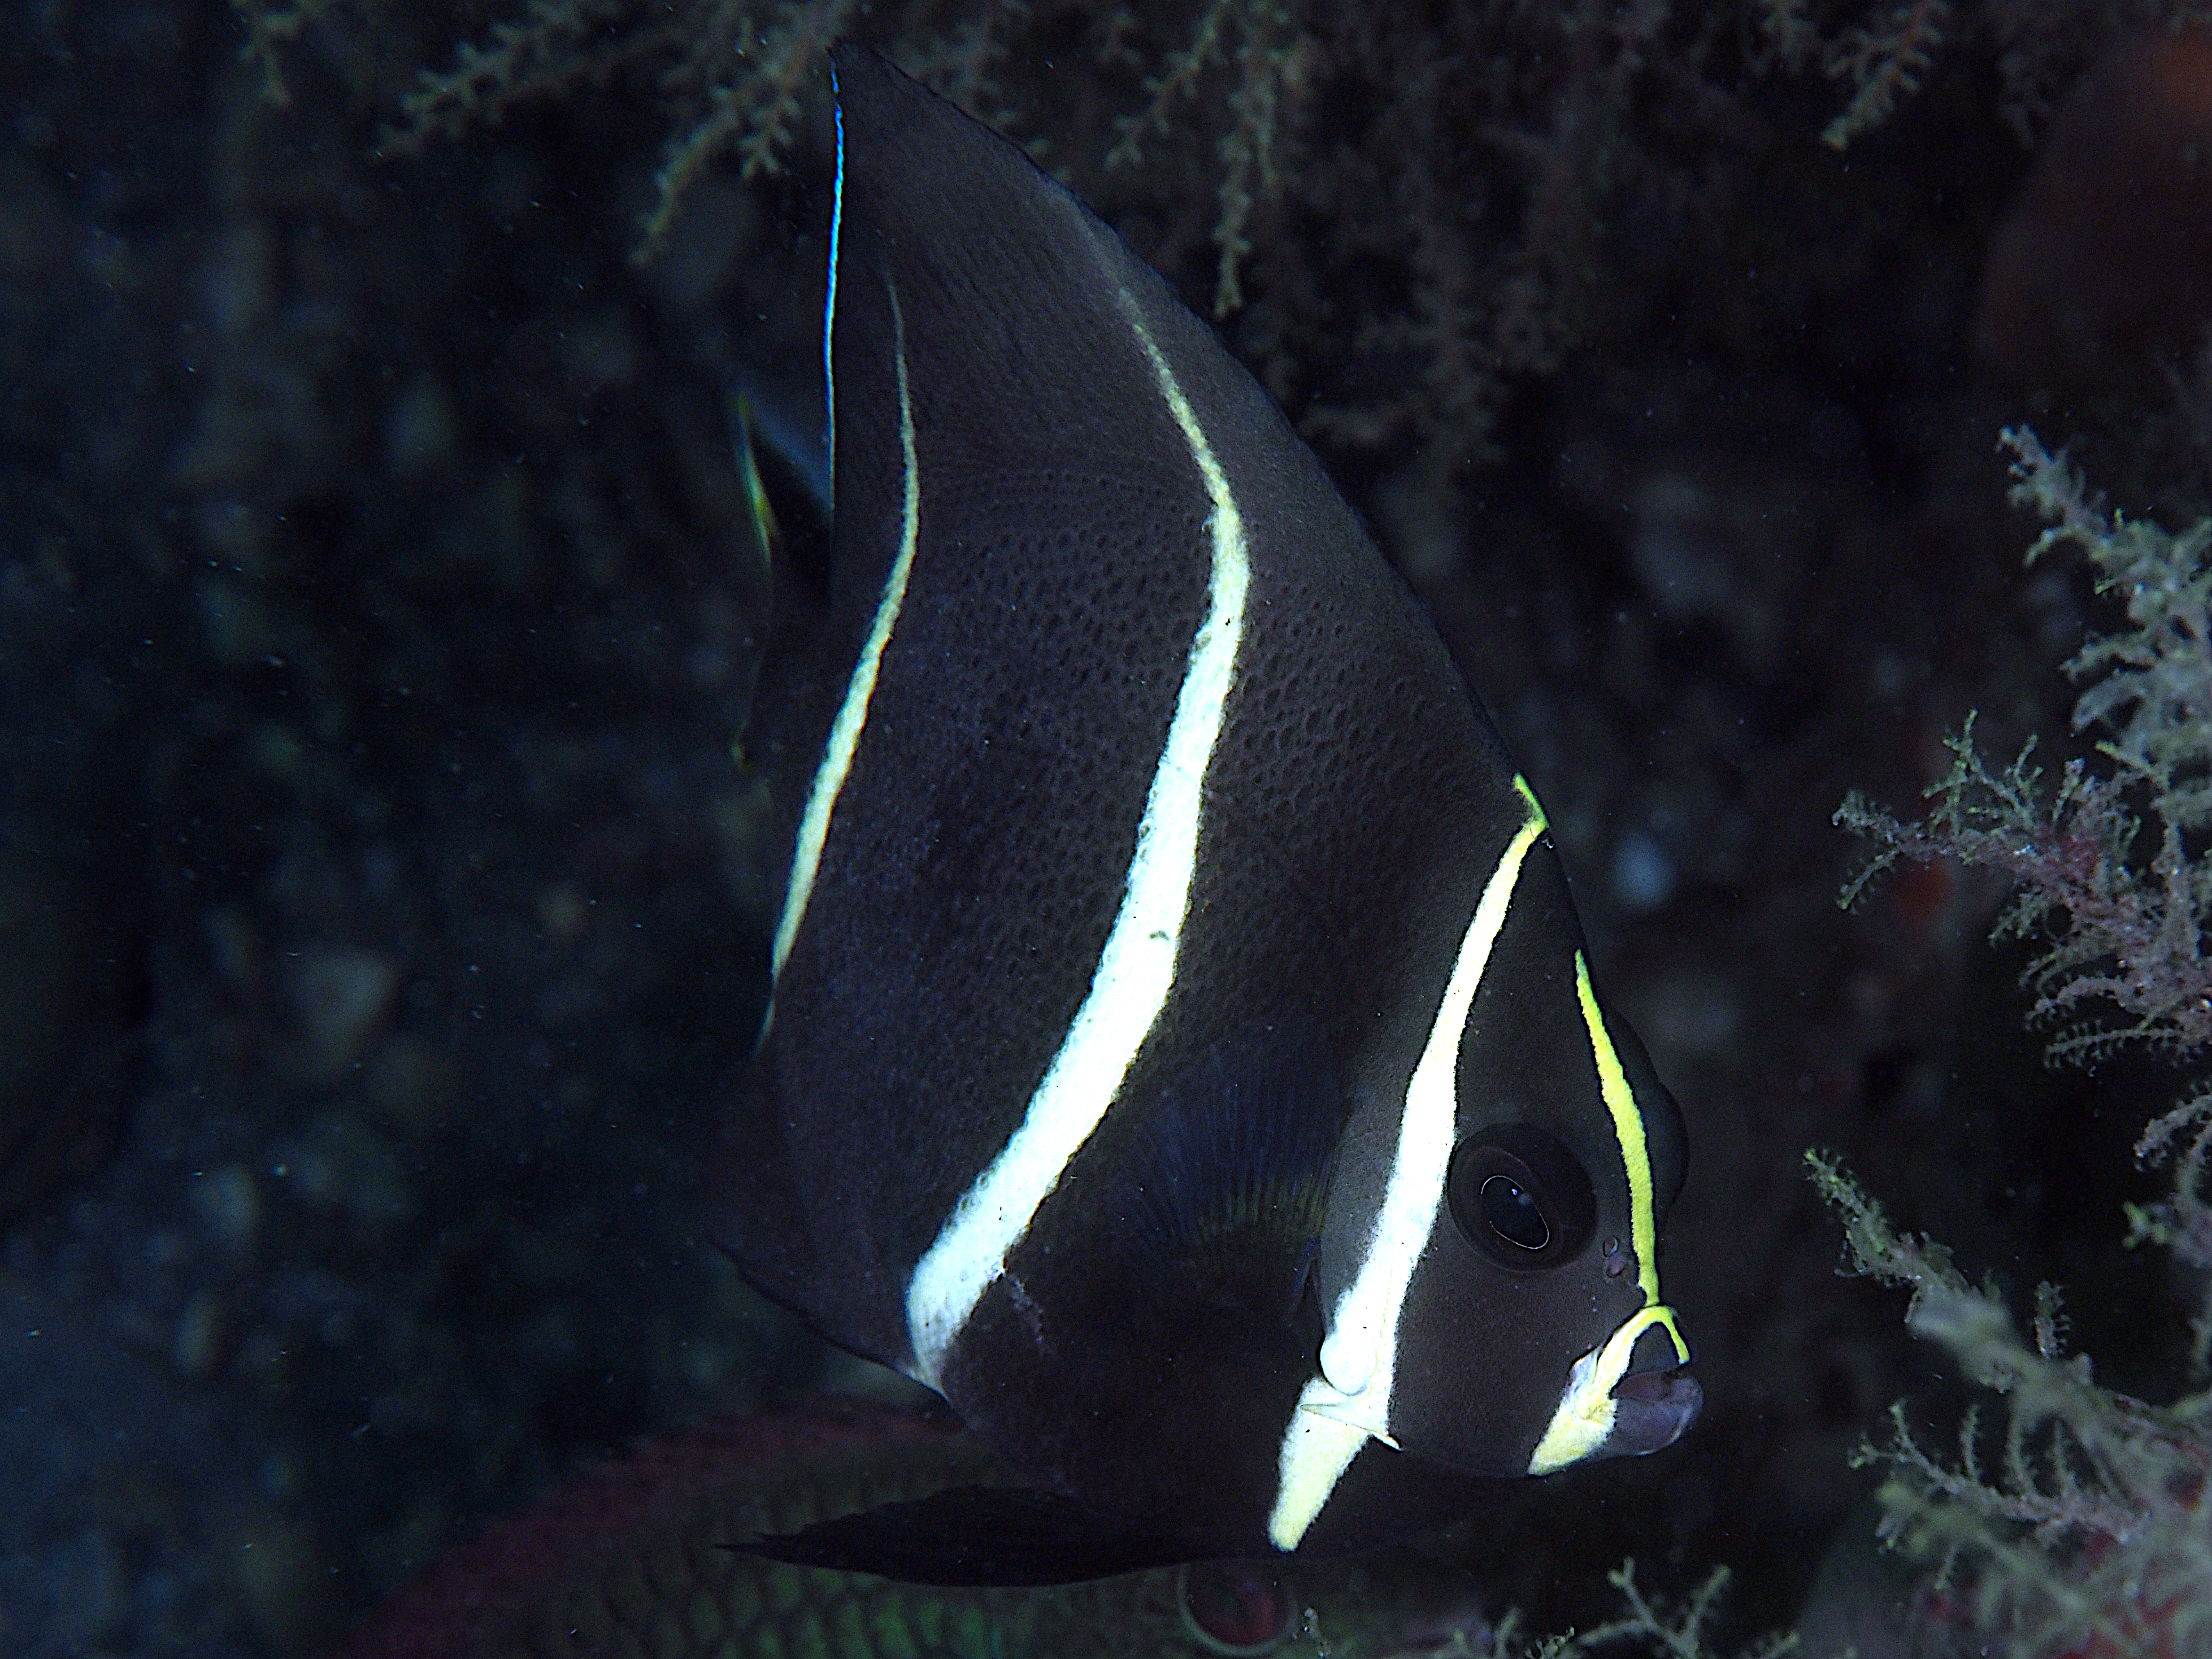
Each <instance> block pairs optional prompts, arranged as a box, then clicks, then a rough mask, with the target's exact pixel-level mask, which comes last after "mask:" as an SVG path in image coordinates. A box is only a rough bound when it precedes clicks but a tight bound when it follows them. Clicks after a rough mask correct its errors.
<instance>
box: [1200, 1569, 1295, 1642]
mask: <svg viewBox="0 0 2212 1659" xmlns="http://www.w3.org/2000/svg"><path fill="white" fill-rule="evenodd" d="M1176 1591H1177V1597H1178V1599H1179V1600H1180V1601H1182V1622H1183V1626H1184V1628H1185V1629H1187V1630H1188V1631H1189V1632H1190V1633H1191V1634H1192V1635H1193V1636H1194V1637H1196V1638H1198V1640H1199V1642H1200V1644H1201V1645H1203V1646H1204V1647H1206V1649H1207V1650H1209V1651H1211V1652H1214V1653H1226V1654H1257V1653H1271V1652H1273V1650H1275V1649H1276V1648H1278V1647H1279V1646H1281V1645H1282V1641H1283V1638H1285V1637H1286V1636H1288V1635H1289V1634H1290V1633H1291V1592H1290V1588H1289V1586H1288V1585H1286V1584H1285V1583H1284V1582H1283V1581H1282V1580H1281V1579H1280V1578H1278V1577H1276V1576H1275V1575H1274V1574H1273V1573H1271V1572H1269V1571H1267V1570H1266V1569H1265V1568H1263V1567H1258V1566H1255V1565H1253V1564H1252V1563H1250V1562H1249V1561H1195V1562H1193V1563H1192V1564H1191V1565H1188V1566H1186V1567H1185V1568H1183V1570H1182V1574H1181V1577H1180V1579H1179V1582H1178V1583H1177V1584H1176Z"/></svg>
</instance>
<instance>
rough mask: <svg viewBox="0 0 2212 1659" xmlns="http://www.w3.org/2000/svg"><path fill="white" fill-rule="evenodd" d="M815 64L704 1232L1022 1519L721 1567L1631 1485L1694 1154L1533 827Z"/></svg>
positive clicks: (827, 1536) (875, 85) (1290, 466)
mask: <svg viewBox="0 0 2212 1659" xmlns="http://www.w3.org/2000/svg"><path fill="white" fill-rule="evenodd" d="M833 62H834V69H835V80H836V112H837V174H836V194H835V198H834V207H833V210H832V222H831V238H830V242H831V247H830V261H829V278H828V296H829V297H828V305H827V319H826V325H825V329H824V352H825V369H826V373H827V378H828V382H829V410H830V432H829V476H830V479H831V489H832V497H833V524H834V531H833V545H832V550H831V556H830V558H829V570H828V574H827V578H826V583H823V584H822V585H821V587H822V590H823V591H820V592H818V593H817V594H815V595H813V596H812V597H810V590H809V587H808V583H807V581H806V580H805V577H804V575H803V574H800V575H798V576H794V577H792V578H791V579H790V580H787V581H786V582H785V584H784V592H783V593H782V595H781V597H780V603H782V604H785V605H787V607H788V611H787V616H788V618H789V619H790V627H789V629H788V630H787V631H788V633H789V634H790V635H792V636H793V637H794V638H796V639H798V640H799V641H800V642H801V643H802V644H803V646H804V651H803V653H801V654H800V655H799V656H797V657H795V658H787V659H785V661H784V662H783V664H782V665H781V666H774V665H772V668H771V671H770V678H771V681H772V684H771V685H770V687H769V689H768V690H765V691H764V692H763V697H762V699H761V704H760V710H759V714H758V717H757V730H756V732H755V735H754V737H753V738H752V739H751V740H750V749H751V752H753V753H754V754H756V755H757V756H758V757H760V758H761V762H762V764H763V766H764V767H765V768H766V769H767V772H768V776H769V787H770V791H771V794H772V796H773V798H774V799H775V811H776V812H777V813H778V814H779V815H780V816H779V817H778V819H777V822H778V824H779V827H780V829H781V832H782V833H783V835H784V836H786V837H787V841H786V844H787V846H788V847H789V848H790V852H789V864H788V872H789V873H788V876H787V884H786V887H785V890H784V894H783V899H782V904H781V912H780V915H779V916H778V920H777V925H776V927H775V934H774V938H773V941H772V945H771V952H770V954H771V963H770V965H771V971H772V990H771V997H770V1002H769V1013H768V1016H767V1019H766V1023H765V1025H764V1028H763V1031H762V1034H761V1036H760V1039H759V1043H758V1048H757V1052H756V1054H754V1057H753V1059H752V1060H751V1063H750V1066H749V1068H748V1069H747V1071H746V1073H745V1074H744V1079H743V1081H742V1083H741V1085H738V1087H737V1088H736V1089H735V1090H734V1091H733V1093H732V1098H731V1100H730V1101H729V1103H728V1104H727V1109H726V1115H725V1117H724V1120H723V1123H722V1126H721V1134H722V1145H721V1152H720V1175H719V1177H718V1180H719V1188H718V1198H719V1201H720V1221H719V1224H718V1229H717V1231H718V1237H719V1238H720V1242H721V1243H723V1244H724V1246H725V1247H726V1249H729V1250H730V1251H731V1252H732V1255H734V1257H735V1258H736V1260H737V1261H738V1264H739V1266H740V1267H741V1269H742V1270H743V1271H744V1273H745V1274H746V1276H747V1277H748V1278H749V1279H750V1280H751V1282H752V1283H753V1284H754V1285H757V1287H759V1288H760V1289H761V1290H762V1291H764V1292H766V1293H767V1294H768V1295H769V1296H770V1297H774V1298H775V1299H776V1300H778V1301H780V1302H781V1303H783V1304H786V1305H787V1306H789V1307H790V1308H792V1309H794V1310H797V1311H798V1312H799V1314H800V1315H801V1316H803V1317H805V1319H806V1320H807V1321H808V1322H811V1324H812V1325H814V1326H815V1327H816V1328H817V1329H819V1330H820V1331H822V1332H823V1334H826V1335H828V1336H829V1338H831V1339H832V1340H835V1341H836V1342H838V1343H840V1344H842V1345H843V1346H846V1347H848V1348H849V1349H852V1350H854V1351H855V1352H859V1353H860V1354H863V1355H866V1356H868V1357H870V1358H874V1359H878V1360H880V1361H881V1362H883V1363H884V1364H887V1365H890V1366H892V1367H895V1368H896V1369H897V1370H901V1371H902V1372H904V1373H905V1374H906V1375H908V1376H911V1377H914V1378H915V1379H917V1380H918V1381H920V1382H921V1383H925V1384H927V1386H928V1387H930V1388H931V1389H935V1390H936V1391H938V1393H939V1394H940V1395H943V1396H944V1397H945V1400H946V1401H949V1402H950V1403H951V1406H952V1407H954V1409H955V1410H957V1413H959V1415H960V1416H961V1418H962V1419H963V1420H964V1421H965V1422H966V1423H967V1424H968V1425H969V1426H970V1427H971V1428H972V1429H973V1430H974V1431H975V1432H976V1433H977V1434H979V1435H980V1436H981V1437H982V1438H983V1439H984V1440H985V1441H986V1442H987V1443H989V1444H990V1445H991V1446H992V1447H993V1448H994V1449H995V1450H996V1451H997V1452H998V1453H1000V1455H1002V1456H1003V1457H1004V1458H1005V1459H1006V1461H1007V1462H1009V1463H1011V1464H1012V1466H1013V1467H1014V1468H1017V1469H1018V1470H1020V1471H1021V1472H1022V1473H1023V1474H1024V1475H1026V1476H1027V1477H1028V1478H1029V1480H1030V1481H1031V1482H1032V1483H1033V1485H1032V1486H1030V1488H1028V1489H1026V1490H1014V1491H1012V1492H1009V1491H1007V1490H1006V1489H997V1488H994V1489H981V1488H977V1489H959V1490H955V1491H953V1492H947V1493H943V1494H939V1496H937V1497H936V1498H932V1499H931V1500H929V1501H928V1502H927V1503H924V1504H914V1505H905V1506H898V1507H894V1508H890V1509H886V1510H878V1511H875V1512H872V1513H866V1514H862V1515H860V1516H853V1517H849V1518H848V1519H847V1520H844V1521H841V1522H835V1523H831V1524H830V1525H829V1526H825V1527H822V1528H812V1529H810V1530H809V1531H806V1532H802V1533H799V1534H793V1535H791V1536H788V1537H782V1538H778V1539H772V1540H768V1541H763V1542H761V1543H760V1544H758V1545H757V1547H758V1548H759V1549H761V1550H762V1551H763V1552H764V1553H774V1554H777V1555H779V1556H781V1559H787V1560H793V1561H805V1562H810V1563H814V1564H818V1565H836V1566H846V1567H858V1568H863V1569H866V1570H870V1571H878V1572H883V1573H886V1574H889V1575H892V1576H896V1577H908V1578H915V1579H920V1580H925V1581H932V1582H939V1583H979V1582H1033V1583H1042V1582H1049V1581H1051V1580H1054V1579H1063V1578H1064V1579H1073V1578H1080V1577H1091V1576H1096V1575H1098V1574H1102V1573H1105V1572H1111V1571H1121V1570H1126V1569H1129V1568H1133V1567H1139V1566H1146V1565H1154V1564H1156V1563H1162V1562H1168V1561H1175V1560H1185V1559H1202V1558H1206V1557H1230V1556H1259V1557H1263V1558H1264V1557H1267V1556H1269V1555H1276V1554H1297V1555H1310V1554H1330V1553H1346V1552H1349V1551H1352V1550H1356V1549H1359V1548H1363V1547H1367V1546H1369V1545H1371V1544H1374V1543H1376V1542H1379V1541H1384V1540H1386V1539H1389V1538H1395V1537H1398V1536H1401V1535H1404V1534H1408V1533H1411V1532H1415V1531H1418V1530H1420V1529H1422V1528H1427V1527H1431V1526H1434V1525H1437V1524H1439V1523H1442V1522H1448V1521H1449V1520H1452V1519H1454V1518H1456V1517H1458V1516H1463V1515H1465V1514H1466V1513H1468V1511H1469V1510H1472V1509H1473V1508H1474V1507H1476V1506H1477V1505H1478V1504H1480V1500H1481V1497H1482V1492H1483V1489H1484V1484H1485V1483H1484V1481H1483V1480H1481V1479H1480V1478H1478V1477H1498V1476H1511V1475H1521V1474H1547V1473H1549V1472H1550V1471H1553V1470H1555V1469H1559V1468H1565V1467H1566V1466H1567V1465H1569V1464H1572V1463H1576V1462H1582V1461H1583V1460H1585V1459H1589V1458H1595V1457H1605V1456H1612V1455H1621V1454H1639V1453H1644V1452H1650V1451H1654V1450H1656V1449H1659V1448H1661V1447H1663V1446H1666V1445H1668V1444H1670V1443H1673V1442H1674V1440H1675V1439H1676V1438H1677V1437H1679V1436H1680V1434H1681V1433H1682V1432H1683V1431H1684V1430H1685V1429H1686V1428H1687V1427H1688V1425H1689V1424H1690V1422H1691V1420H1692V1419H1693V1418H1694V1417H1695V1415H1696V1413H1697V1411H1698V1407H1699V1389H1698V1386H1697V1384H1696V1383H1695V1382H1694V1381H1693V1380H1692V1379H1691V1378H1690V1377H1689V1376H1687V1375H1686V1372H1685V1371H1684V1370H1683V1367H1685V1366H1686V1364H1688V1361H1689V1357H1690V1350H1689V1346H1688V1344H1687V1342H1686V1340H1684V1338H1683V1335H1682V1332H1681V1329H1680V1324H1679V1322H1678V1321H1677V1319H1676V1316H1675V1314H1674V1310H1673V1309H1672V1308H1670V1307H1669V1306H1668V1304H1667V1303H1666V1301H1665V1300H1664V1298H1663V1297H1662V1293H1661V1291H1660V1284H1659V1235H1660V1230H1661V1226H1662V1223H1663V1221H1664V1219H1665V1217H1666V1213H1667V1210H1668V1206H1669V1205H1670V1204H1671V1203H1672V1201H1673V1200H1674V1195H1675V1194H1676V1192H1677V1191H1678V1189H1679V1188H1680V1185H1681V1182H1682V1177H1683V1172H1684V1162H1685V1157H1686V1144H1685V1137H1684V1133H1683V1127H1682V1123H1681V1119H1680V1114H1679V1112H1678V1111H1677V1109H1676V1107H1675V1105H1674V1102H1673V1100H1672V1098H1671V1097H1669V1096H1668V1093H1667V1091H1666V1090H1665V1088H1664V1087H1663V1086H1662V1085H1661V1084H1660V1082H1659V1080H1658V1079H1657V1078H1656V1075H1655V1074H1654V1073H1653V1071H1652V1068H1651V1066H1650V1061H1649V1060H1648V1059H1647V1058H1646V1057H1645V1055H1644V1051H1643V1049H1642V1048H1640V1047H1639V1046H1638V1042H1636V1040H1635V1038H1634V1036H1632V1034H1631V1033H1630V1032H1629V1031H1628V1030H1626V1027H1625V1026H1623V1025H1622V1024H1621V1023H1620V1021H1619V1020H1618V1019H1617V1018H1614V1017H1613V1015H1611V1014H1610V1013H1608V1012H1607V1010H1606V1008H1605V1006H1604V1005H1603V1004H1602V1003H1601V1001H1600V1000H1599V999H1598V996H1597V994H1596V992H1595V989H1594V987H1592V984H1591V981H1590V975H1589V966H1588V963H1587V961H1586V951H1585V949H1584V946H1583V939H1582V936H1581V933H1580V930H1579V927H1578V924H1577V921H1576V917H1575V914H1574V910H1573V908H1572V905H1571V901H1570V898H1569V896H1568V890H1567V884H1566V879H1565V874H1564V872H1563V871H1562V869H1561V866H1560V863H1559V857H1558V854H1557V853H1556V852H1555V851H1554V849H1553V843H1552V840H1551V836H1550V835H1549V833H1548V830H1547V824H1546V821H1545V817H1544V813H1543V810H1542V808H1541V807H1540V806H1539V805H1537V801H1536V798H1535V796H1534V793H1533V792H1532V791H1531V790H1530V788H1529V787H1528V784H1527V782H1526V781H1524V780H1523V779H1522V777H1521V776H1520V775H1519V774H1518V773H1517V772H1516V769H1515V768H1514V765H1513V763H1512V762H1511V761H1510V759H1509V758H1508V757H1507V756H1506V753H1505V751H1504V747H1503V745H1502V744H1501V743H1500V742H1499V740H1498V737H1497V735H1496V733H1495V732H1493V731H1492V728H1491V726H1490V724H1489V722H1488V721H1487V720H1486V718H1485V717H1484V715H1483V714H1482V712H1481V710H1480V708H1479V706H1478V704H1477V702H1476V701H1475V698H1474V696H1473V695H1472V694H1471V693H1470V691H1469V690H1468V687H1467V685H1466V684H1464V682H1463V681H1462V678H1461V676H1460V674H1459V673H1458V671H1456V669H1455V666H1454V665H1453V663H1452V661H1451V659H1450V658H1449V655H1448V654H1447V653H1446V650H1445V648H1444V646H1443V642H1442V641H1440V640H1439V639H1438V637H1437V634H1436V632H1435V630H1434V629H1433V628H1432V627H1431V624H1430V623H1429V622H1428V620H1427V618H1426V617H1425V615H1424V614H1423V612H1422V611H1421V610H1420V608H1419V606H1418V605H1417V604H1416V603H1415V601H1414V600H1413V597H1412V596H1411V595H1410V594H1409V593H1408V592H1407V589H1406V588H1405V586H1403V584H1402V583H1401V581H1400V580H1399V579H1398V578H1397V577H1396V576H1395V574H1394V573H1393V572H1392V571H1391V570H1390V568H1389V566H1388V565H1387V564H1386V563H1385V562H1384V561H1383V557H1382V556H1381V555H1380V554H1379V553H1378V552H1377V550H1376V548H1375V546H1374V545H1373V544H1372V543H1371V542H1370V540H1369V538H1368V537H1367V536H1366V534H1365V533H1364V531H1363V530H1362V528H1361V526H1360V525H1359V523H1358V520H1357V519H1356V518H1355V517H1354V515H1353V513H1352V511H1351V509H1350V508H1349V507H1346V504H1345V503H1344V501H1342V499H1341V498H1340V496H1339V495H1338V494H1337V493H1336V491H1335V490H1334V489H1333V488H1332V487H1331V485H1330V483H1329V482H1328V478H1327V477H1326V476H1325V475H1324V473H1323V472H1322V468H1321V466H1320V465H1319V463H1318V462H1317V461H1316V459H1315V458H1314V457H1313V455H1312V454H1311V453H1310V452H1309V451H1308V450H1307V449H1306V447H1304V445H1303V444H1302V443H1301V442H1300V441H1298V440H1297V437H1296V436H1295V435H1294V434H1293V433H1292V432H1291V428H1290V427H1289V426H1288V425H1287V424H1286V423H1285V421H1284V419H1283V417H1282V416H1281V414H1280V413H1279V411H1278V410H1276V408H1275V407H1274V405H1273V404H1272V403H1271V402H1270V401H1269V399H1268V398H1267V394H1266V393H1265V392H1263V391H1262V390H1261V387H1260V386H1258V384H1257V383H1256V382H1255V380H1253V379H1252V378H1251V376H1250V375H1249V374H1247V373H1246V371H1245V370H1244V369H1243V368H1241V367H1240V366H1239V365H1238V364H1237V363H1236V362H1234V361H1233V360H1232V359H1231V356H1229V354H1228V352H1227V351H1226V350H1225V349H1223V347H1222V346H1221V345H1220V343H1218V341H1217V340H1216V339H1215V337H1213V335H1212V332H1211V331H1209V330H1208V329H1207V328H1206V326H1205V325H1202V324H1201V323H1200V322H1199V321H1198V320H1197V319H1195V318H1194V317H1193V316H1192V315H1191V314H1190V313H1188V311H1186V310H1185V309H1184V308H1183V307H1182V305H1181V304H1180V303H1179V302H1178V301H1177V300H1176V297H1175V295H1174V294H1173V293H1172V291H1171V290H1170V288H1169V287H1168V285H1167V284H1166V283H1165V282H1164V281H1163V280H1162V279H1161V278H1160V277H1159V276H1158V275H1157V274H1156V273H1155V272H1153V271H1152V270H1151V269H1149V268H1148V267H1147V266H1146V264H1144V263H1143V262H1142V261H1141V260H1140V259H1139V258H1137V257H1136V256H1135V255H1134V254H1133V252H1131V251H1130V250H1129V248H1128V247H1127V246H1125V245H1124V244H1123V242H1122V241H1121V239H1120V238H1119V237H1118V236H1117V235H1116V234H1115V233H1114V231H1112V230H1111V229H1110V228H1108V227H1107V226H1106V225H1105V224H1103V222H1101V221H1099V220H1098V219H1097V218H1096V217H1095V216H1093V215H1091V213H1090V211H1089V210H1086V209H1085V207H1084V206H1083V205H1082V204H1081V203H1079V201H1078V200H1077V199H1076V198H1075V197H1073V195H1072V194H1071V193H1069V192H1068V191H1066V190H1065V189H1064V188H1062V187H1061V186H1060V185H1058V184H1056V183H1055V182H1054V181H1053V180H1052V179H1049V178H1048V177H1047V176H1046V175H1045V174H1043V173H1041V172H1039V171H1038V170H1037V169H1036V167H1034V166H1032V165H1031V164H1030V161H1028V159H1027V158H1026V157H1024V155H1022V154H1021V153H1020V152H1019V151H1018V149H1015V148H1014V147H1012V145H1010V144H1008V143H1006V142H1005V141H1003V140H1002V139H1000V138H999V137H997V136H995V135H994V134H993V133H992V132H991V131H989V130H988V129H987V128H986V127H984V126H982V125H981V124H979V123H977V122H975V121H973V120H971V119H969V118H968V117H967V116H966V115H964V114H963V113H962V112H960V111H959V110H957V108H955V107H954V106H952V105H951V104H950V103H947V102H945V100H941V99H939V98H938V97H937V96H935V95H934V94H931V93H929V92H928V91H927V90H925V89H924V88H921V86H919V85H918V84H916V83H915V82H912V81H910V80H908V78H907V77H906V76H903V75H902V74H901V73H900V72H899V71H897V70H895V69H893V68H891V67H890V65H889V64H885V63H884V61H882V60H881V59H880V58H877V57H876V56H874V55H873V54H872V53H871V52H868V51H866V49H864V48H862V47H860V46H852V45H848V46H841V47H840V48H838V49H837V51H836V53H835V56H834V60H833ZM787 574H788V573H787Z"/></svg>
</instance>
